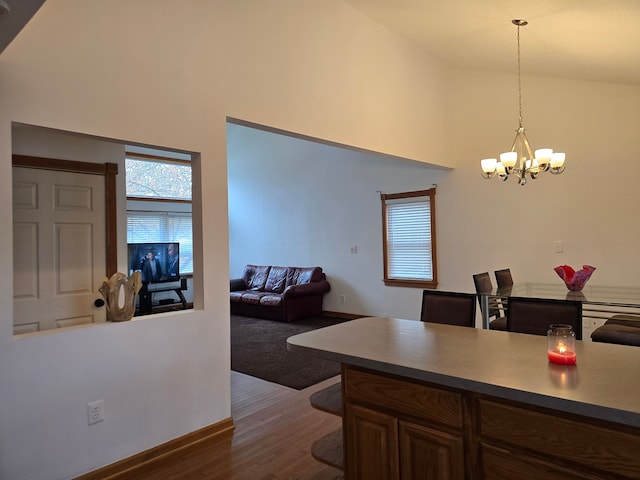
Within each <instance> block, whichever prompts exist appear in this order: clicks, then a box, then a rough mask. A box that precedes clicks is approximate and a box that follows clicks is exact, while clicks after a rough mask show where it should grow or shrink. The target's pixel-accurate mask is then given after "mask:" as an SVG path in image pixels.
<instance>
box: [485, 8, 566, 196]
mask: <svg viewBox="0 0 640 480" xmlns="http://www.w3.org/2000/svg"><path fill="white" fill-rule="evenodd" d="M511 23H513V24H514V25H515V26H516V27H517V29H518V109H519V110H518V129H517V130H516V138H515V139H514V140H513V145H512V146H511V151H509V152H505V153H501V154H500V160H497V159H495V158H485V159H483V160H481V161H480V166H481V167H482V176H483V177H484V178H486V179H490V178H493V177H495V176H497V177H498V178H499V179H500V180H502V181H505V180H506V179H507V178H509V175H511V174H514V175H515V176H516V177H517V179H518V183H519V184H520V185H525V184H526V183H527V177H528V178H531V179H532V180H535V179H536V178H538V175H540V173H543V172H550V173H553V174H554V175H559V174H561V173H562V172H564V159H565V154H564V153H559V152H555V153H554V151H553V150H552V149H550V148H541V149H538V150H536V151H535V155H534V154H533V152H532V151H531V147H530V146H529V140H527V135H526V134H525V133H524V127H523V126H522V82H521V80H520V27H524V26H525V25H527V24H528V23H529V22H527V21H526V20H511Z"/></svg>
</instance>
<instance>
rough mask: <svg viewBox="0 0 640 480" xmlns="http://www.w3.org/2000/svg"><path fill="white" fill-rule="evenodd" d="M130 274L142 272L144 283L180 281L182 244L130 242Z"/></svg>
mask: <svg viewBox="0 0 640 480" xmlns="http://www.w3.org/2000/svg"><path fill="white" fill-rule="evenodd" d="M127 247H128V253H129V275H132V274H133V272H141V273H142V283H143V284H146V285H151V284H155V283H166V282H179V281H180V262H179V255H180V244H179V243H178V242H165V243H129V244H128V245H127Z"/></svg>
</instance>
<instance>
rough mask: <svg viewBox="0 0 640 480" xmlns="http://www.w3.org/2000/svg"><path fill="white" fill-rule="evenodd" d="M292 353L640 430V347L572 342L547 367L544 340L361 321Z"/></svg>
mask: <svg viewBox="0 0 640 480" xmlns="http://www.w3.org/2000/svg"><path fill="white" fill-rule="evenodd" d="M287 344H288V349H289V350H292V351H293V350H304V351H307V352H308V353H309V354H310V355H313V356H316V357H320V358H324V359H327V360H334V361H337V362H340V363H345V364H349V365H354V366H359V367H364V368H368V369H372V370H377V371H380V372H383V373H390V374H395V375H400V376H403V377H407V378H411V379H416V380H423V381H427V382H432V383H436V384H440V385H444V386H448V387H454V388H458V389H461V390H468V391H471V392H476V393H484V394H487V395H492V396H495V397H499V398H504V399H508V400H515V401H518V402H523V403H528V404H530V405H537V406H541V407H547V408H552V409H555V410H559V411H566V412H571V413H575V414H580V415H585V416H588V417H592V418H598V419H602V420H608V421H613V422H617V423H622V424H626V425H632V426H636V427H640V347H631V346H624V345H611V344H605V343H593V342H581V341H577V342H576V354H577V364H576V365H575V366H563V365H555V364H552V363H549V361H548V359H547V339H546V337H544V336H537V335H525V334H521V333H509V332H501V331H493V330H481V329H474V328H468V327H456V326H450V325H439V324H433V323H425V322H418V321H414V320H400V319H395V318H383V317H365V318H359V319H356V320H352V321H349V322H345V323H341V324H338V325H334V326H331V327H326V328H321V329H318V330H314V331H311V332H307V333H302V334H300V335H295V336H293V337H290V338H289V339H288V340H287Z"/></svg>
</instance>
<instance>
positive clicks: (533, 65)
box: [0, 0, 640, 84]
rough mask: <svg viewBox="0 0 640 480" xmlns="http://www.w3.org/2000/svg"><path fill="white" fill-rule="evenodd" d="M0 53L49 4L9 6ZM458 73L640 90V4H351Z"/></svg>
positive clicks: (366, 0)
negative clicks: (520, 22) (637, 86)
mask: <svg viewBox="0 0 640 480" xmlns="http://www.w3.org/2000/svg"><path fill="white" fill-rule="evenodd" d="M3 1H4V2H5V3H6V4H8V5H9V6H10V8H11V13H9V14H0V53H2V51H3V50H4V49H5V48H6V47H7V45H8V44H9V43H10V42H11V41H12V40H13V38H14V37H15V36H16V35H17V34H18V33H19V32H20V30H21V29H22V27H23V26H24V25H25V24H26V23H27V22H28V21H29V19H30V18H31V17H32V16H33V14H34V13H35V12H36V11H37V10H38V9H39V8H40V6H41V5H42V4H43V3H44V1H45V0H3ZM344 1H345V3H348V4H350V5H351V6H353V7H354V8H356V9H357V10H359V11H361V12H362V13H364V14H365V15H367V16H369V17H370V18H372V19H373V20H375V21H377V22H378V23H380V24H382V25H384V26H385V27H386V28H388V29H389V30H391V31H393V32H396V33H397V34H399V35H401V36H403V37H406V38H407V39H409V40H410V41H412V42H414V43H415V44H417V45H419V46H420V47H421V48H423V49H424V50H425V51H427V52H429V53H430V54H431V55H433V56H434V57H436V58H438V59H440V60H442V61H443V62H444V63H446V64H448V65H451V66H454V67H464V68H478V69H483V70H490V71H500V72H512V73H515V72H516V68H517V63H516V59H517V47H516V45H517V43H516V27H515V26H513V25H512V23H511V20H512V19H515V18H521V19H525V20H527V21H528V22H529V25H528V26H526V27H523V28H521V31H520V40H521V49H520V50H521V59H522V65H521V68H522V73H523V74H536V75H545V76H553V77H561V78H571V79H583V80H595V81H604V82H614V83H629V84H640V0H344Z"/></svg>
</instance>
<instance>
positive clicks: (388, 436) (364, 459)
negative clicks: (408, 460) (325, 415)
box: [344, 402, 399, 480]
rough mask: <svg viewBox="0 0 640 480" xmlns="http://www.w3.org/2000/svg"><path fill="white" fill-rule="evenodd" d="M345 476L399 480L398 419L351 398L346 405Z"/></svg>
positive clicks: (354, 479)
mask: <svg viewBox="0 0 640 480" xmlns="http://www.w3.org/2000/svg"><path fill="white" fill-rule="evenodd" d="M344 427H345V430H346V432H345V433H346V438H345V451H346V452H345V453H346V459H347V464H346V476H345V478H348V479H349V480H397V479H398V478H399V476H398V463H399V461H398V420H397V419H396V418H394V417H392V416H390V415H386V414H384V413H380V412H376V411H374V410H370V409H368V408H364V407H361V406H359V405H353V404H351V403H349V402H347V404H346V405H345V417H344Z"/></svg>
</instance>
